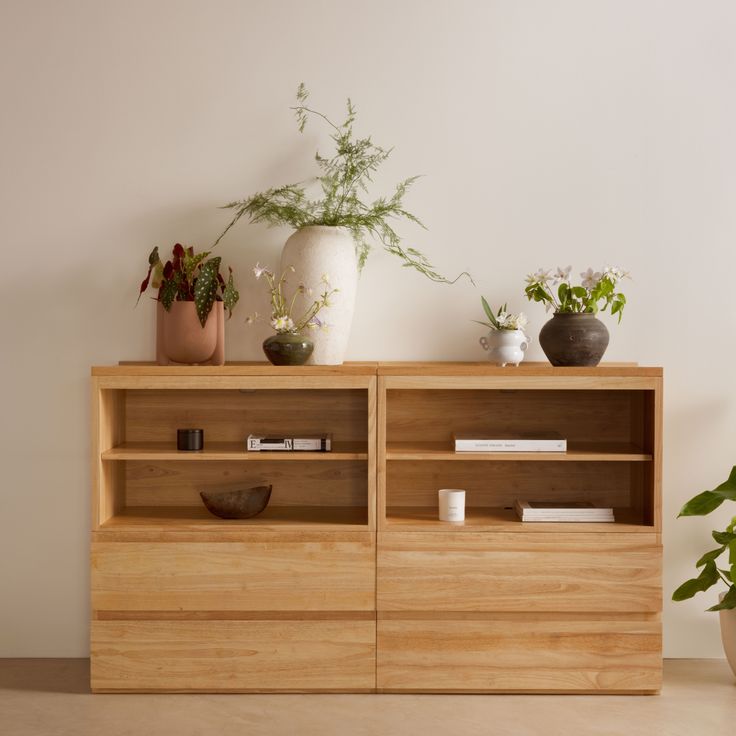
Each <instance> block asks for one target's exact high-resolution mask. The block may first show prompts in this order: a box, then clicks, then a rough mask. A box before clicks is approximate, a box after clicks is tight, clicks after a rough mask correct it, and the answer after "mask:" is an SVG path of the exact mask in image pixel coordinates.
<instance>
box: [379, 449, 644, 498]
mask: <svg viewBox="0 0 736 736" xmlns="http://www.w3.org/2000/svg"><path fill="white" fill-rule="evenodd" d="M639 480H640V479H639ZM635 481H636V478H635V477H632V475H631V472H630V469H629V464H628V463H596V462H578V461H571V462H558V461H544V460H535V461H532V462H526V461H518V460H517V461H513V460H508V461H502V462H495V461H493V460H489V461H478V460H476V461H472V460H471V461H468V462H458V461H454V460H448V461H440V460H435V461H432V462H422V461H412V460H407V461H393V460H392V461H389V462H388V463H387V469H386V502H387V503H388V505H389V506H392V507H395V506H426V507H434V508H436V507H437V490H438V489H439V488H462V489H464V490H465V491H466V499H465V502H466V504H467V505H468V506H472V507H476V508H478V507H495V508H498V507H501V508H503V507H504V506H508V507H511V506H513V503H514V501H515V500H516V499H517V498H525V499H528V500H533V501H590V502H592V503H597V504H600V505H603V506H615V507H619V508H628V507H631V506H633V503H632V498H634V497H636V496H638V495H641V494H642V493H643V489H642V486H641V485H636V486H632V482H635Z"/></svg>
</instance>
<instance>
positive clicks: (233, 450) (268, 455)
mask: <svg viewBox="0 0 736 736" xmlns="http://www.w3.org/2000/svg"><path fill="white" fill-rule="evenodd" d="M333 448H334V449H333V450H332V451H331V452H278V451H277V452H274V451H269V452H248V451H247V450H246V449H245V439H244V440H243V441H242V442H207V440H205V449H204V450H201V451H199V452H187V451H181V450H177V449H176V444H175V443H173V442H124V443H123V444H122V445H117V446H116V447H113V448H112V449H110V450H105V452H103V453H102V459H103V460H151V461H153V460H195V461H196V460H199V461H200V462H201V461H211V460H244V461H256V462H258V461H261V462H263V461H284V460H367V459H368V446H367V443H365V442H334V443H333Z"/></svg>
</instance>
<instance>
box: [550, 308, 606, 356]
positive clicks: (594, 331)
mask: <svg viewBox="0 0 736 736" xmlns="http://www.w3.org/2000/svg"><path fill="white" fill-rule="evenodd" d="M539 344H540V345H541V346H542V350H544V354H545V355H546V356H547V359H548V360H549V362H550V363H552V365H558V366H594V365H598V363H600V362H601V358H602V357H603V353H605V352H606V348H607V347H608V329H607V328H606V326H605V325H604V324H603V322H601V321H600V320H599V319H597V318H596V316H595V315H594V314H590V313H583V314H555V315H554V316H553V317H552V319H551V320H550V321H549V322H547V323H545V325H544V326H543V327H542V329H541V331H540V333H539Z"/></svg>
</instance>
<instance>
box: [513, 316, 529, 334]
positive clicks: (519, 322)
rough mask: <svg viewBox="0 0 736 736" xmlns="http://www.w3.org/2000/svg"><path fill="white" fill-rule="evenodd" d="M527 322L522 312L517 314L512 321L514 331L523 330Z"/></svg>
mask: <svg viewBox="0 0 736 736" xmlns="http://www.w3.org/2000/svg"><path fill="white" fill-rule="evenodd" d="M528 322H529V320H528V319H527V316H526V315H525V314H524V312H519V314H517V315H516V319H515V320H514V329H515V330H523V329H524V328H525V327H526V326H527V323H528Z"/></svg>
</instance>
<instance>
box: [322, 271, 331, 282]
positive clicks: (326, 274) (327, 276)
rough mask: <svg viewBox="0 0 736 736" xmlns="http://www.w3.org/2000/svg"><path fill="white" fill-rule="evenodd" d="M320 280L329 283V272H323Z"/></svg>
mask: <svg viewBox="0 0 736 736" xmlns="http://www.w3.org/2000/svg"><path fill="white" fill-rule="evenodd" d="M321 280H322V283H323V284H329V283H330V274H329V273H323V274H322V279H321Z"/></svg>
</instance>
